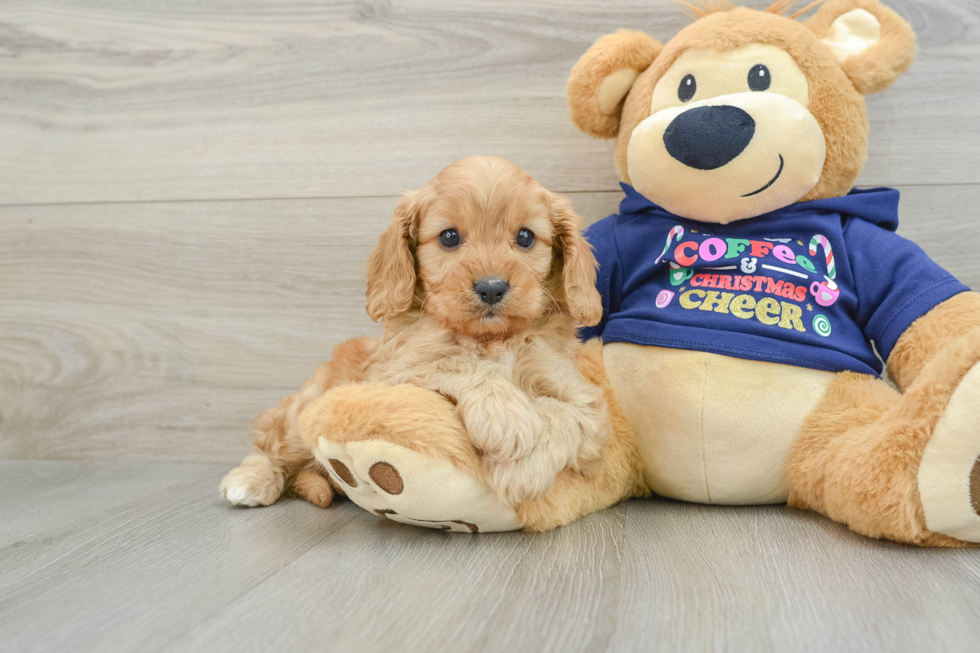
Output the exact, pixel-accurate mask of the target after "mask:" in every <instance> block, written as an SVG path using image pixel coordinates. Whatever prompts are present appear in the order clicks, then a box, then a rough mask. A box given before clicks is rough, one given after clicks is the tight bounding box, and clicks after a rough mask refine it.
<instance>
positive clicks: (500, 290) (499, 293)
mask: <svg viewBox="0 0 980 653" xmlns="http://www.w3.org/2000/svg"><path fill="white" fill-rule="evenodd" d="M508 290H510V285H509V284H508V283H507V282H506V281H504V280H503V279H501V278H500V277H487V278H485V279H480V280H479V281H477V282H476V283H474V284H473V292H475V293H476V296H477V297H479V298H480V301H481V302H483V303H484V304H486V305H487V306H493V305H494V304H496V303H497V302H499V301H500V300H501V299H503V298H504V295H506V294H507V291H508Z"/></svg>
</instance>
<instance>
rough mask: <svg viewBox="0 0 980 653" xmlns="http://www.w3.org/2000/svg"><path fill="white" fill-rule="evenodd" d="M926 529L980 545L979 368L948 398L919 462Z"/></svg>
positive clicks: (920, 487)
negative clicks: (947, 402)
mask: <svg viewBox="0 0 980 653" xmlns="http://www.w3.org/2000/svg"><path fill="white" fill-rule="evenodd" d="M919 497H920V499H921V500H922V508H923V511H924V512H925V517H926V528H928V529H929V530H931V531H933V532H936V533H942V534H944V535H949V536H950V537H955V538H956V539H958V540H963V541H964V542H976V543H980V366H976V367H974V368H973V369H971V370H970V371H969V372H967V374H966V376H965V377H963V380H962V381H961V382H960V385H959V387H957V389H956V392H954V393H953V396H952V397H950V399H949V404H948V405H947V406H946V411H945V412H944V413H943V415H942V417H940V418H939V422H938V423H937V424H936V430H935V431H934V432H933V435H932V438H930V440H929V444H927V445H926V449H925V451H924V452H923V454H922V462H921V463H920V464H919Z"/></svg>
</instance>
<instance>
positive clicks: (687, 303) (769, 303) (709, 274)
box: [656, 225, 840, 338]
mask: <svg viewBox="0 0 980 653" xmlns="http://www.w3.org/2000/svg"><path fill="white" fill-rule="evenodd" d="M685 235H687V239H686V240H685ZM794 246H796V247H799V248H800V249H801V250H802V251H799V252H798V251H796V250H795V249H794ZM668 253H669V254H670V255H669V256H668ZM817 256H820V258H816V259H814V258H811V257H817ZM662 259H663V260H666V261H667V263H668V265H669V271H668V279H669V281H670V284H671V285H672V286H674V287H676V288H677V289H678V290H677V291H676V293H675V292H674V291H671V290H661V291H660V293H659V294H658V295H657V300H656V306H657V308H660V309H667V308H669V307H671V306H672V304H673V299H674V296H675V294H676V295H678V302H677V306H679V307H680V308H681V309H683V310H689V311H693V310H699V311H706V312H713V313H718V314H722V315H725V316H729V319H737V320H753V319H754V320H757V321H758V322H760V323H762V324H764V325H768V326H772V327H774V328H782V329H793V330H796V331H799V332H801V333H806V332H807V331H808V328H809V329H812V330H813V332H814V333H816V334H817V335H818V336H821V337H824V338H826V337H828V336H829V335H830V334H831V333H832V331H833V327H832V325H831V321H830V318H828V317H827V316H826V315H825V314H822V313H817V314H815V315H812V317H811V316H810V315H809V314H811V313H813V311H814V310H815V309H814V307H813V304H812V303H811V301H808V300H812V302H816V303H817V304H818V305H820V306H823V307H831V306H833V305H834V304H835V303H836V302H837V300H838V299H839V298H840V288H839V287H838V285H837V282H836V278H837V267H836V262H835V260H834V250H833V246H832V245H831V243H830V241H829V240H828V239H827V238H826V236H824V235H822V234H814V235H813V237H812V238H811V239H810V241H809V243H808V244H805V243H804V242H803V241H802V240H794V239H792V238H762V239H761V240H750V239H746V238H718V237H715V236H713V235H711V234H697V232H695V230H693V229H692V230H691V233H690V234H685V231H684V227H682V226H680V225H676V226H674V227H673V228H671V229H670V231H669V232H668V234H667V241H666V243H665V244H664V249H663V252H661V254H660V256H658V257H657V261H656V262H658V263H659V262H660V261H661V260H662ZM815 260H816V262H814V261H815ZM818 266H819V269H818ZM688 286H689V287H688ZM757 295H763V296H762V297H758V296H757ZM804 315H806V317H804Z"/></svg>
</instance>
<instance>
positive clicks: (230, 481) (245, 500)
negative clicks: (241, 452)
mask: <svg viewBox="0 0 980 653" xmlns="http://www.w3.org/2000/svg"><path fill="white" fill-rule="evenodd" d="M285 483H286V476H285V474H284V473H283V471H282V469H280V468H279V467H278V466H276V465H275V464H274V463H273V462H272V460H270V459H269V457H268V456H267V455H265V454H264V453H261V452H258V453H254V454H252V455H251V456H247V457H246V458H245V460H243V461H242V464H241V465H239V466H238V467H236V468H235V469H233V470H231V471H230V472H228V475H227V476H225V477H224V479H223V480H222V481H221V494H222V495H223V496H224V497H225V498H226V499H228V501H230V502H231V503H232V504H234V505H236V506H249V507H254V506H271V505H272V504H273V503H275V502H276V501H278V500H279V497H280V496H281V495H282V490H283V487H284V486H285Z"/></svg>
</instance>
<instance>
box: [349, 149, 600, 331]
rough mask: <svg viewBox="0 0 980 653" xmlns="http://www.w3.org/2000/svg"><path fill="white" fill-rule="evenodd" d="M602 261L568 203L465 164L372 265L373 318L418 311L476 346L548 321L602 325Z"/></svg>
mask: <svg viewBox="0 0 980 653" xmlns="http://www.w3.org/2000/svg"><path fill="white" fill-rule="evenodd" d="M595 268H596V261H595V257H593V255H592V251H591V249H590V247H589V245H588V243H587V242H585V240H584V239H583V238H582V236H581V234H580V233H579V218H578V216H577V215H575V213H574V212H573V211H572V210H571V207H570V206H569V204H568V202H567V201H566V200H565V199H564V198H562V197H560V196H558V195H555V194H554V193H551V192H549V191H547V190H545V189H544V188H543V187H542V186H541V185H540V184H538V183H537V182H536V181H535V180H534V179H533V178H532V177H531V176H530V175H529V174H527V173H526V172H524V171H523V170H521V169H520V168H518V167H517V166H515V165H514V164H512V163H510V162H508V161H506V160H504V159H500V158H496V157H483V156H481V157H470V158H467V159H462V160H460V161H457V162H455V163H453V164H451V165H449V166H447V167H446V168H445V169H444V170H442V172H440V173H439V174H438V175H437V176H436V177H435V179H433V180H432V181H430V182H429V183H428V184H426V186H425V187H424V188H422V189H421V190H419V191H415V192H411V193H408V194H407V195H406V196H405V199H404V200H403V201H402V202H401V203H400V204H399V205H398V207H397V208H396V209H395V212H394V215H393V216H392V220H391V224H390V225H389V226H388V228H387V229H386V230H385V232H384V233H383V234H382V236H381V239H380V240H379V241H378V245H377V247H376V248H375V250H374V252H373V253H372V254H371V258H370V259H369V261H368V268H367V277H368V289H367V310H368V314H369V315H370V316H371V319H373V320H381V319H383V320H386V321H390V320H392V319H393V318H395V317H398V316H399V315H401V314H403V313H405V312H406V311H408V310H410V309H412V308H413V307H414V308H416V309H420V310H421V311H423V312H424V313H425V314H427V315H430V316H432V317H434V318H436V319H437V320H438V321H439V322H441V323H442V324H443V325H444V326H445V327H446V328H448V329H451V330H453V331H455V332H457V333H460V334H462V335H465V336H469V337H481V338H485V337H502V336H507V335H512V334H515V333H518V332H520V331H522V330H524V329H526V328H527V327H528V326H529V325H530V324H531V323H533V322H534V321H535V320H537V319H539V318H541V317H543V316H544V315H546V314H548V313H549V312H556V311H565V312H567V313H569V314H570V315H571V316H572V317H573V318H575V320H576V321H577V322H579V323H580V324H585V325H593V324H596V323H597V322H598V321H599V319H600V318H601V317H602V304H601V300H600V298H599V294H598V292H596V290H595Z"/></svg>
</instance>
